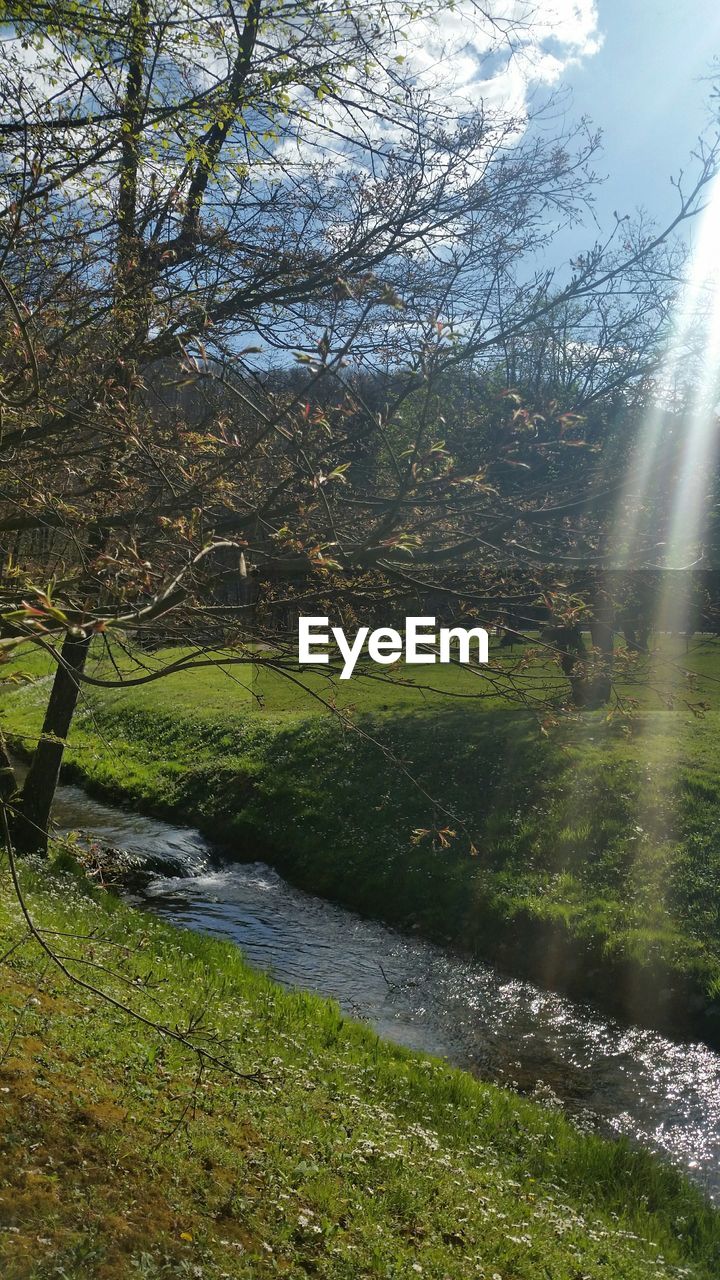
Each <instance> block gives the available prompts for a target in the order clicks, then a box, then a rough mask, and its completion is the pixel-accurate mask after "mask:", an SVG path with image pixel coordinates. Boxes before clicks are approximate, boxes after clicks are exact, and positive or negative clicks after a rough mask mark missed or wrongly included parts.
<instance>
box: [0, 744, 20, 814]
mask: <svg viewBox="0 0 720 1280" xmlns="http://www.w3.org/2000/svg"><path fill="white" fill-rule="evenodd" d="M16 790H17V783H16V781H15V771H14V769H13V767H12V762H11V760H10V756H9V755H8V750H7V746H6V744H5V738H4V737H3V734H2V730H0V800H9V799H10V797H11V796H13V795H14V794H15V791H16Z"/></svg>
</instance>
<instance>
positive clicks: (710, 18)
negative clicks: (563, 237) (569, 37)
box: [563, 0, 720, 242]
mask: <svg viewBox="0 0 720 1280" xmlns="http://www.w3.org/2000/svg"><path fill="white" fill-rule="evenodd" d="M597 13H598V30H599V33H600V35H601V37H602V44H601V47H600V49H599V51H598V52H597V53H595V54H592V55H591V56H587V57H585V58H582V60H581V61H580V62H579V64H577V65H570V66H568V67H567V68H566V71H565V74H564V76H563V80H564V82H565V83H566V84H567V85H568V86H569V87H570V88H571V90H572V99H571V103H570V114H571V116H572V117H576V116H578V115H584V114H587V115H588V116H590V117H591V118H592V120H593V121H594V123H595V124H596V125H597V126H599V127H600V128H601V129H602V131H603V154H602V157H601V159H600V162H599V164H598V166H597V167H598V170H599V172H602V173H605V174H607V175H608V180H607V182H606V184H605V187H604V190H603V191H602V192H601V193H599V196H598V212H599V214H600V216H601V219H602V221H603V222H605V221H606V220H607V221H608V223H609V222H610V221H611V219H612V211H613V209H617V210H618V212H619V213H621V214H623V213H632V212H633V211H634V210H635V209H636V208H637V207H638V206H643V207H644V208H645V209H647V211H648V212H649V213H651V214H652V215H653V216H655V217H657V218H658V219H662V220H669V218H670V217H672V216H673V214H674V213H675V211H676V209H677V196H676V193H675V192H674V191H673V189H672V188H671V186H670V177H671V175H673V176H677V175H678V173H679V171H680V170H681V169H682V168H685V169H686V170H688V172H689V171H690V170H691V168H692V164H691V161H690V158H689V157H690V153H691V151H692V149H693V147H694V146H695V145H696V142H697V138H698V135H699V134H700V133H701V132H702V131H703V130H704V129H705V128H706V127H707V126H708V124H709V123H710V124H711V123H712V114H711V102H710V93H711V87H712V86H711V84H710V83H705V82H703V81H704V78H705V77H707V76H708V74H709V73H710V72H711V71H712V68H713V64H714V65H715V67H716V69H717V71H718V82H719V83H720V62H719V61H718V59H719V58H720V4H719V3H718V0H597ZM717 107H718V104H717V103H716V117H717ZM575 234H576V235H577V234H578V233H575ZM574 238H575V236H573V239H574ZM585 238H587V237H585ZM582 240H583V236H582V233H580V241H581V242H582Z"/></svg>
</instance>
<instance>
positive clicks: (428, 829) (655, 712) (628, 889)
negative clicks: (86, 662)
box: [3, 637, 720, 1042]
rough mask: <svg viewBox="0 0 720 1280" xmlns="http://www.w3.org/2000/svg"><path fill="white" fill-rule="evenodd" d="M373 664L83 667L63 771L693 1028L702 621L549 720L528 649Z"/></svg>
mask: <svg viewBox="0 0 720 1280" xmlns="http://www.w3.org/2000/svg"><path fill="white" fill-rule="evenodd" d="M179 656H181V651H178V650H170V651H165V652H163V651H161V652H157V653H154V654H152V655H143V656H142V658H141V661H142V662H143V663H144V664H145V665H146V666H147V667H148V668H152V667H155V666H159V665H163V664H166V663H168V662H170V661H177V659H178V657H179ZM257 656H258V661H259V662H260V663H262V661H263V655H262V654H258V655H257ZM116 660H119V659H117V658H116ZM44 661H45V659H44V658H42V657H40V658H39V657H38V656H37V655H34V656H33V655H30V657H29V659H28V657H27V656H26V657H22V656H21V659H20V662H19V666H20V667H21V668H22V667H23V666H24V668H25V669H26V670H28V671H29V672H30V673H32V671H33V667H32V663H33V662H34V663H35V668H34V674H35V676H36V677H39V682H37V683H32V682H31V683H28V684H25V685H22V684H21V685H18V686H17V687H16V688H15V690H14V692H12V693H10V694H9V695H7V696H6V698H5V707H4V712H3V717H4V718H3V724H4V727H5V730H6V732H9V733H10V734H11V736H12V738H13V740H14V741H15V742H16V744H18V745H20V746H23V745H24V747H25V748H26V749H27V748H30V747H31V746H32V741H33V739H34V737H35V736H36V735H37V732H38V728H39V723H40V709H41V705H42V698H43V696H44V695H45V694H46V692H47V688H46V684H45V683H44V682H43V680H42V663H43V662H44ZM94 663H97V665H94V664H93V665H91V667H90V672H91V673H92V672H93V671H95V672H96V674H100V675H102V676H104V677H112V674H113V673H112V671H111V670H110V666H111V664H110V663H109V662H108V660H107V657H103V656H102V654H98V657H97V659H95V660H94ZM376 673H377V668H372V669H370V668H364V669H363V670H362V671H361V672H360V673H359V674H357V675H356V676H355V677H354V678H353V679H352V680H349V681H344V682H338V681H336V680H332V679H329V678H328V676H327V674H326V673H325V672H324V671H323V670H322V669H318V670H315V671H311V670H309V669H305V670H303V671H301V672H298V671H297V669H295V671H290V672H288V673H278V672H277V671H273V670H270V669H268V668H267V667H265V666H262V665H257V664H252V663H250V664H248V665H245V666H225V667H218V666H206V667H201V668H199V669H197V670H193V671H188V672H184V673H182V674H177V675H172V676H169V677H167V678H165V679H163V680H160V681H157V682H152V683H147V684H142V685H139V686H135V687H130V688H125V689H116V690H99V689H96V688H94V687H93V686H89V685H88V686H85V687H84V691H83V700H82V705H81V708H80V710H79V712H78V714H77V717H76V721H75V725H74V727H73V730H72V734H71V740H70V749H69V750H68V752H67V757H66V758H67V770H68V773H75V775H76V776H80V777H81V778H82V779H83V780H84V781H85V782H86V784H87V785H89V786H90V787H91V788H94V789H96V790H97V791H99V792H102V793H103V794H104V795H106V796H110V797H112V798H115V799H117V800H119V801H122V802H123V803H125V804H129V805H131V806H136V807H138V808H140V809H144V810H146V811H148V812H152V813H154V814H159V815H160V816H162V815H167V816H169V815H173V816H175V817H178V816H181V817H183V818H185V819H186V820H187V821H188V822H191V823H193V824H195V825H197V826H199V827H200V828H202V829H203V830H204V831H206V832H207V833H208V834H210V835H212V836H214V837H215V838H219V839H222V841H223V842H224V843H225V844H226V846H227V847H228V852H229V854H230V855H231V856H236V857H249V858H255V857H258V856H262V857H265V858H267V859H269V860H271V861H273V862H274V863H275V864H276V865H278V866H279V867H280V868H281V869H282V870H283V872H284V873H285V874H286V875H288V876H289V877H290V878H291V879H293V880H294V881H295V882H296V883H298V884H300V885H302V886H304V887H306V888H309V889H311V890H312V891H314V892H318V893H321V894H324V895H326V896H328V897H331V898H334V899H336V900H338V901H341V902H343V903H344V904H346V905H348V906H351V907H353V908H355V909H357V910H360V911H362V912H365V913H367V914H371V915H376V916H382V917H384V918H385V919H386V920H389V921H391V922H393V923H395V924H397V925H400V926H401V927H404V928H414V929H419V930H420V931H422V932H423V933H425V934H426V935H428V936H430V937H433V938H436V939H439V940H441V941H443V942H448V943H450V944H451V945H453V946H456V947H458V948H461V949H465V950H468V951H471V952H475V953H478V954H482V955H484V956H486V957H489V958H491V959H493V960H494V961H496V962H499V963H500V964H501V965H503V966H505V967H506V968H508V969H510V970H512V971H514V972H522V973H525V974H528V975H530V976H532V977H533V978H535V979H536V980H538V981H540V982H543V983H545V984H546V985H550V986H557V987H561V988H563V989H565V990H567V991H570V992H571V993H572V994H575V995H589V996H591V997H593V998H595V999H597V1000H598V1001H599V1002H601V1003H602V1004H604V1005H605V1006H606V1007H609V1008H611V1009H613V1010H614V1011H615V1012H618V1013H621V1014H623V1015H624V1016H627V1017H630V1018H632V1019H633V1020H635V1021H640V1022H645V1023H648V1024H652V1025H658V1026H661V1027H663V1028H664V1029H666V1030H669V1031H671V1032H675V1033H677V1034H684V1033H692V1034H700V1035H702V1036H704V1037H705V1038H706V1039H709V1040H710V1041H713V1042H714V1041H716V1040H717V1039H718V1036H720V842H719V841H718V840H717V835H716V829H717V819H718V791H719V788H720V757H719V756H718V751H717V748H716V743H717V741H718V727H719V724H718V721H719V717H720V692H719V691H720V646H719V645H718V643H717V642H716V641H714V640H711V639H709V638H704V637H698V638H696V639H695V640H694V641H692V642H691V643H690V644H689V645H687V644H686V642H685V641H684V640H683V639H681V638H672V637H663V640H662V643H661V644H660V646H659V648H658V651H657V652H656V653H655V655H654V656H653V658H651V659H633V660H627V661H626V662H625V664H624V665H622V664H621V666H620V669H619V678H618V682H617V694H616V698H615V702H614V704H613V705H612V706H611V707H610V708H609V709H608V708H605V709H603V710H600V711H596V712H584V713H582V714H574V715H558V716H557V717H556V719H555V720H553V718H552V717H548V714H547V708H548V699H552V698H557V697H559V694H560V689H561V681H560V679H559V676H558V673H557V670H556V669H555V668H554V667H552V666H551V665H550V664H549V663H548V662H547V661H546V660H545V659H544V657H543V654H542V653H541V652H535V653H533V654H530V655H528V654H527V653H524V652H523V651H522V650H517V651H516V652H515V653H510V654H508V653H507V652H505V653H502V654H501V653H500V652H499V651H497V650H496V651H495V653H494V654H493V669H492V670H491V671H490V672H485V671H483V670H479V669H463V668H458V667H434V668H430V667H420V668H413V669H409V668H402V667H400V668H396V669H393V671H392V672H390V673H389V674H388V676H387V677H386V676H384V675H383V676H382V677H381V678H378V677H377V674H376Z"/></svg>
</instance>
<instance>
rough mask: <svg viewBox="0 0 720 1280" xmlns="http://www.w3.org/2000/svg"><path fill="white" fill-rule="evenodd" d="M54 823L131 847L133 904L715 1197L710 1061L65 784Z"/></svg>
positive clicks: (719, 1161)
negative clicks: (686, 1177) (673, 1166)
mask: <svg viewBox="0 0 720 1280" xmlns="http://www.w3.org/2000/svg"><path fill="white" fill-rule="evenodd" d="M54 817H55V821H56V822H57V824H58V826H59V827H60V828H61V829H63V830H65V831H68V830H82V831H84V832H87V833H89V834H90V835H92V836H93V837H95V838H96V839H97V840H99V841H102V842H103V843H108V844H110V845H113V846H116V847H119V848H122V849H126V850H128V851H129V852H131V853H134V854H137V855H138V856H139V857H140V858H141V859H142V861H143V863H144V865H145V866H146V868H147V869H148V871H150V872H152V875H151V876H148V878H147V882H146V883H145V884H144V887H143V888H142V890H141V891H140V892H139V895H138V897H139V900H140V902H141V904H142V905H143V906H144V907H145V908H146V909H149V910H152V911H153V912H155V913H156V914H157V915H160V916H163V917H164V918H165V919H168V920H171V921H172V922H173V923H175V924H180V925H185V926H187V927H189V928H192V929H198V930H202V931H203V932H205V933H209V934H216V935H217V936H219V937H222V938H230V939H232V940H233V941H234V942H236V943H237V944H238V945H239V946H240V947H242V949H243V952H244V953H245V955H246V956H247V958H248V960H249V961H250V962H251V963H252V964H254V965H256V966H257V967H258V968H261V969H264V970H267V971H268V972H270V973H271V974H272V975H273V976H274V977H275V978H276V979H277V980H278V981H279V982H281V983H283V984H284V985H285V986H288V987H301V988H304V989H306V990H311V991H316V992H319V993H320V994H321V995H324V996H331V997H333V998H334V999H335V1000H337V1001H338V1003H339V1004H340V1005H341V1007H342V1008H343V1009H344V1010H345V1011H346V1012H347V1013H348V1014H350V1015H352V1016H353V1017H356V1018H362V1019H364V1020H366V1021H367V1022H369V1023H370V1024H371V1025H372V1026H373V1027H375V1028H376V1029H377V1031H378V1032H379V1033H380V1034H381V1035H383V1036H386V1037H388V1038H389V1039H392V1040H396V1041H399V1042H400V1043H401V1044H404V1045H408V1046H409V1047H411V1048H413V1049H421V1050H424V1051H425V1052H428V1053H432V1054H436V1055H438V1056H439V1057H442V1058H446V1059H447V1060H448V1061H450V1062H452V1063H454V1064H456V1065H457V1066H460V1067H463V1068H465V1069H466V1070H469V1071H472V1072H474V1073H475V1074H476V1075H478V1076H481V1077H483V1078H484V1079H490V1080H496V1081H498V1082H500V1083H502V1084H507V1085H512V1086H514V1087H517V1088H520V1089H521V1090H522V1091H523V1092H524V1093H528V1094H530V1095H531V1096H536V1097H538V1098H539V1099H540V1100H543V1101H545V1102H547V1103H548V1104H549V1105H562V1107H563V1109H564V1110H565V1111H566V1112H568V1113H569V1114H570V1115H571V1116H572V1117H573V1118H574V1119H575V1120H576V1121H577V1122H579V1123H581V1124H582V1125H584V1126H586V1127H587V1128H595V1129H598V1130H600V1131H601V1132H603V1133H617V1134H626V1135H628V1137H630V1138H631V1139H632V1140H633V1141H635V1142H638V1143H641V1144H642V1145H644V1146H646V1147H649V1148H651V1149H653V1150H655V1151H658V1152H661V1153H663V1154H664V1155H666V1156H667V1157H669V1158H670V1159H671V1160H673V1161H675V1162H676V1163H678V1164H679V1165H681V1166H682V1167H684V1168H685V1170H686V1171H687V1172H688V1173H689V1174H690V1175H691V1176H692V1177H693V1178H694V1179H695V1181H697V1182H699V1183H700V1185H701V1186H703V1187H704V1188H705V1189H706V1190H707V1191H708V1192H709V1193H710V1194H711V1195H712V1196H713V1198H714V1199H716V1200H718V1201H720V1054H718V1053H715V1052H713V1051H712V1050H711V1049H709V1048H707V1047H706V1046H705V1045H703V1044H679V1043H675V1042H673V1041H672V1040H668V1039H666V1038H665V1037H664V1036H662V1035H659V1034H658V1033H656V1032H654V1031H648V1030H644V1029H641V1028H638V1027H627V1026H622V1025H620V1024H619V1023H616V1022H615V1021H613V1020H612V1019H610V1018H606V1017H604V1016H603V1015H602V1014H600V1013H598V1012H597V1010H595V1009H593V1008H591V1007H589V1006H585V1005H583V1004H580V1003H576V1002H574V1001H571V1000H569V999H567V998H565V997H562V996H558V995H554V994H552V993H550V992H547V991H543V990H542V989H540V988H538V987H535V986H534V985H533V984H532V983H530V982H525V981H518V980H515V979H512V978H508V977H507V976H505V975H503V974H501V973H499V972H498V971H497V970H495V969H493V968H492V967H490V966H489V965H486V964H483V963H481V962H480V961H477V960H467V959H464V958H461V957H458V956H455V955H453V954H452V953H450V952H447V951H445V950H443V949H442V948H440V947H437V946H434V945H432V944H430V943H427V942H423V941H421V940H419V939H416V938H412V937H406V936H404V935H402V934H399V933H396V932H395V931H394V930H392V929H389V928H386V927H385V926H383V925H381V924H378V923H375V922H373V921H368V920H364V919H362V918H361V917H359V916H356V915H354V914H353V913H352V912H349V911H346V910H344V909H343V908H341V907H336V906H333V905H332V904H330V903H328V902H325V901H323V900H322V899H320V898H315V897H312V896H310V895H309V894H306V893H303V892H301V891H300V890H298V889H294V888H293V887H292V886H291V885H289V884H287V883H286V882H285V881H284V880H283V879H282V878H281V877H280V876H279V875H278V874H277V872H275V871H273V870H272V869H271V868H270V867H268V866H265V865H264V864H263V863H262V862H252V863H238V862H234V861H229V860H228V854H227V852H225V854H223V851H221V850H219V849H217V848H215V847H213V846H212V845H210V844H209V843H208V842H207V841H206V840H204V839H203V837H202V836H201V835H200V834H199V833H198V832H196V831H193V830H191V829H189V828H186V827H176V826H173V825H170V824H168V823H165V822H157V821H155V820H153V819H151V818H144V817H141V816H140V815H138V814H134V813H125V812H123V811H122V810H121V809H118V808H114V807H110V806H108V805H104V804H99V803H98V802H97V801H95V800H93V799H91V798H89V797H88V796H87V795H85V793H84V792H83V791H81V790H80V789H79V788H77V787H71V786H63V787H61V788H60V789H59V792H58V797H57V801H56V807H55V811H54Z"/></svg>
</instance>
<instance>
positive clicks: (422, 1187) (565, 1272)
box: [0, 854, 720, 1280]
mask: <svg viewBox="0 0 720 1280" xmlns="http://www.w3.org/2000/svg"><path fill="white" fill-rule="evenodd" d="M63 868H65V869H63ZM22 888H23V891H24V894H25V899H26V902H27V905H28V907H29V910H30V912H31V914H32V917H33V918H34V920H35V921H36V922H37V923H38V925H39V926H41V927H42V929H43V930H44V931H45V933H44V935H43V936H44V937H45V939H46V941H49V942H51V943H52V944H53V945H54V946H55V948H56V950H57V951H58V952H59V953H60V955H61V956H62V957H63V962H64V964H65V966H66V968H67V969H68V970H69V971H70V972H72V973H75V974H77V975H78V976H80V977H82V978H84V979H86V980H89V981H90V982H93V983H99V984H100V985H102V987H103V988H104V990H105V991H106V992H107V993H108V994H110V995H111V996H113V997H114V998H115V999H116V1000H117V1001H118V1002H120V1003H121V1004H128V1005H131V1006H132V1007H133V1008H134V1009H135V1010H136V1011H137V1012H139V1013H140V1014H142V1015H144V1016H145V1017H147V1018H149V1019H152V1020H160V1021H161V1022H163V1023H164V1024H165V1025H166V1026H169V1027H182V1028H187V1027H192V1038H193V1039H194V1041H195V1042H196V1043H198V1044H201V1045H202V1046H204V1047H205V1048H206V1049H208V1050H210V1051H212V1052H213V1053H215V1054H217V1055H219V1056H221V1057H222V1059H223V1062H224V1064H225V1066H223V1067H218V1066H215V1065H213V1064H208V1063H207V1062H206V1063H205V1066H204V1068H203V1069H199V1067H198V1062H197V1060H196V1058H195V1057H194V1055H193V1054H192V1053H190V1052H188V1051H187V1050H186V1049H184V1048H183V1047H181V1046H180V1045H178V1044H177V1043H174V1042H172V1041H171V1040H169V1039H168V1038H167V1037H163V1036H162V1035H160V1034H158V1033H157V1032H155V1031H154V1030H152V1029H151V1028H149V1027H148V1026H146V1025H144V1024H140V1023H138V1022H137V1021H134V1020H133V1019H132V1018H131V1017H130V1016H128V1015H126V1014H123V1013H121V1012H120V1011H119V1010H118V1008H116V1007H112V1006H109V1005H108V1004H106V1003H104V1002H103V1001H100V1000H98V999H96V998H94V997H93V996H92V995H91V994H89V993H88V991H87V990H84V989H81V988H78V987H77V986H75V985H74V984H73V983H72V982H71V981H70V980H69V979H68V978H67V977H65V976H64V975H63V974H62V973H61V972H60V971H59V970H58V969H57V967H56V966H55V965H53V964H52V963H49V961H48V958H47V956H46V955H45V954H44V953H43V952H42V951H40V949H39V948H38V947H37V945H36V944H35V943H34V942H32V941H31V940H30V939H29V938H28V937H27V934H26V933H25V932H24V924H23V920H22V917H21V915H20V911H19V908H18V906H17V903H16V901H15V899H14V897H13V891H12V887H11V885H10V883H9V877H8V876H7V873H6V872H2V875H1V878H0V955H2V956H3V958H4V964H3V982H2V985H1V986H0V1152H1V1153H2V1159H1V1161H0V1270H1V1271H2V1275H3V1277H4V1280H55V1278H57V1280H89V1278H90V1277H93V1280H133V1278H135V1277H138V1278H142V1280H174V1278H177V1280H191V1278H198V1280H270V1277H277V1276H286V1277H289V1278H290V1280H300V1278H301V1277H306V1276H318V1277H326V1278H328V1280H360V1278H367V1280H371V1278H377V1280H400V1278H401V1277H402V1278H403V1280H407V1278H408V1277H413V1278H414V1277H415V1276H421V1277H425V1278H426V1280H449V1278H452V1280H465V1278H467V1280H470V1278H471V1277H472V1280H498V1277H500V1278H501V1280H538V1277H550V1276H552V1278H553V1280H578V1277H580V1276H582V1277H584V1278H585V1280H617V1277H619V1276H622V1277H623V1280H713V1278H714V1277H715V1276H717V1274H718V1268H719V1267H720V1217H719V1216H718V1214H717V1213H716V1212H715V1211H713V1210H712V1209H710V1208H709V1207H708V1206H707V1205H706V1203H705V1202H704V1201H703V1199H702V1196H701V1193H700V1192H699V1191H696V1190H695V1189H693V1188H692V1187H690V1185H689V1184H688V1183H687V1182H686V1181H685V1180H684V1179H683V1177H682V1176H681V1175H680V1174H679V1173H676V1172H675V1171H673V1170H671V1169H670V1168H668V1167H665V1166H663V1165H662V1164H660V1163H659V1162H658V1161H657V1160H655V1159H653V1158H652V1157H650V1156H649V1155H646V1154H645V1153H644V1152H641V1151H633V1150H632V1149H631V1148H630V1147H629V1146H628V1145H627V1144H626V1143H625V1142H624V1141H620V1142H613V1143H610V1142H606V1141H603V1140H601V1139H600V1138H598V1137H596V1136H593V1135H591V1134H588V1133H582V1132H579V1131H577V1130H576V1129H574V1128H573V1127H571V1125H570V1124H569V1123H568V1122H567V1121H565V1120H564V1119H563V1118H562V1116H561V1115H559V1114H558V1113H557V1112H556V1111H554V1110H547V1109H543V1108H541V1107H540V1106H538V1105H536V1104H532V1103H530V1102H526V1101H523V1100H522V1099H521V1098H518V1097H517V1096H515V1095H514V1094H511V1093H507V1092H505V1091H503V1090H500V1089H498V1088H496V1087H494V1086H491V1085H483V1084H481V1083H479V1082H477V1081H475V1080H473V1079H472V1078H471V1077H470V1076H468V1075H465V1074H464V1073H462V1072H459V1071H455V1070H451V1069H450V1068H448V1067H446V1066H444V1065H443V1064H442V1063H440V1062H438V1061H435V1060H433V1059H429V1058H424V1057H421V1056H419V1055H417V1054H412V1053H410V1052H408V1051H405V1050H403V1049H401V1048H397V1047H392V1046H390V1045H387V1044H383V1043H381V1042H379V1041H378V1038H377V1036H375V1035H374V1034H373V1032H372V1031H371V1030H369V1029H368V1028H366V1027H362V1026H360V1025H359V1024H357V1023H353V1022H352V1021H350V1020H348V1019H345V1018H343V1016H342V1015H341V1013H340V1012H339V1010H338V1009H337V1008H336V1007H335V1006H334V1005H333V1004H331V1003H328V1002H325V1001H322V1000H320V999H317V998H315V997H312V996H308V995H305V994H302V993H288V992H284V991H282V990H281V989H280V988H279V987H278V986H276V985H275V984H274V983H273V982H271V981H270V980H269V979H268V978H266V977H264V976H263V975H261V974H259V973H257V972H253V971H251V970H250V969H248V968H247V966H246V965H245V964H244V962H243V960H242V957H241V955H240V953H239V951H238V950H237V949H236V948H235V947H233V946H232V945H230V944H227V943H221V942H218V941H212V940H209V939H207V938H203V937H201V936H199V935H197V934H193V933H189V932H187V931H182V930H175V929H173V928H170V927H168V926H165V925H163V924H160V923H158V922H157V921H155V920H153V919H151V918H149V917H148V916H146V915H143V914H141V913H139V912H137V911H136V910H134V909H132V908H130V907H127V906H124V905H122V904H121V903H119V902H118V900H117V899H116V898H113V897H111V896H110V895H109V894H107V893H104V892H100V891H98V890H97V889H91V888H89V887H88V885H87V883H86V882H85V881H84V880H83V878H82V876H80V875H79V874H78V873H77V872H75V873H71V872H69V871H68V870H67V855H65V854H61V855H60V856H59V857H58V858H57V859H56V861H55V862H54V863H51V864H50V865H47V864H46V865H45V866H32V865H31V864H30V865H26V866H25V867H24V868H23V871H22ZM18 944H20V945H18ZM11 948H14V949H13V950H10V949H11ZM8 953H9V954H8ZM236 1072H240V1073H244V1075H247V1076H249V1077H250V1078H243V1077H242V1076H238V1075H237V1074H234V1073H236Z"/></svg>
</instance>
